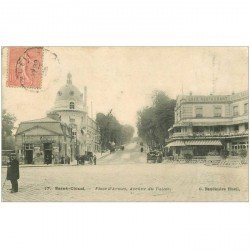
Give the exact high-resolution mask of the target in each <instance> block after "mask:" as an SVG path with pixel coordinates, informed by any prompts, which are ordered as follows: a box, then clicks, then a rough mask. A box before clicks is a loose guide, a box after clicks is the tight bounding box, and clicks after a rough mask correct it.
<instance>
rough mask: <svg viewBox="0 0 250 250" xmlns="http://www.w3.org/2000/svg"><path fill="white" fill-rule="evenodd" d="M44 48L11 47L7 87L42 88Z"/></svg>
mask: <svg viewBox="0 0 250 250" xmlns="http://www.w3.org/2000/svg"><path fill="white" fill-rule="evenodd" d="M42 63H43V48H42V47H9V62H8V79H7V87H24V88H34V89H39V88H41V86H42Z"/></svg>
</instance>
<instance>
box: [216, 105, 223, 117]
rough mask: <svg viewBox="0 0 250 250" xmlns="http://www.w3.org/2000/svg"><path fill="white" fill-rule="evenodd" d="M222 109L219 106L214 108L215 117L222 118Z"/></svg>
mask: <svg viewBox="0 0 250 250" xmlns="http://www.w3.org/2000/svg"><path fill="white" fill-rule="evenodd" d="M221 113H222V112H221V107H220V106H217V107H214V117H221Z"/></svg>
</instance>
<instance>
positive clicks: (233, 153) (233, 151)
mask: <svg viewBox="0 0 250 250" xmlns="http://www.w3.org/2000/svg"><path fill="white" fill-rule="evenodd" d="M230 155H232V156H238V155H239V154H238V152H237V151H236V150H232V151H231V152H230Z"/></svg>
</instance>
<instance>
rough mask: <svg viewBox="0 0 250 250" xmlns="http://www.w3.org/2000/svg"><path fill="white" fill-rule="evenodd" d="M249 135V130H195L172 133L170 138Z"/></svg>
mask: <svg viewBox="0 0 250 250" xmlns="http://www.w3.org/2000/svg"><path fill="white" fill-rule="evenodd" d="M242 135H248V130H245V131H242V132H239V131H231V132H193V133H183V132H176V133H173V134H172V135H170V138H174V137H231V136H242Z"/></svg>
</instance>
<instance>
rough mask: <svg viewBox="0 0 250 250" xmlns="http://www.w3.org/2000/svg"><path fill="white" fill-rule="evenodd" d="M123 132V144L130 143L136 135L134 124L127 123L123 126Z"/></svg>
mask: <svg viewBox="0 0 250 250" xmlns="http://www.w3.org/2000/svg"><path fill="white" fill-rule="evenodd" d="M121 132H122V134H121V136H122V141H121V142H122V144H125V143H128V142H130V141H131V139H132V138H133V136H134V132H135V130H134V128H133V127H132V126H130V125H127V124H126V125H123V126H122V131H121Z"/></svg>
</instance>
